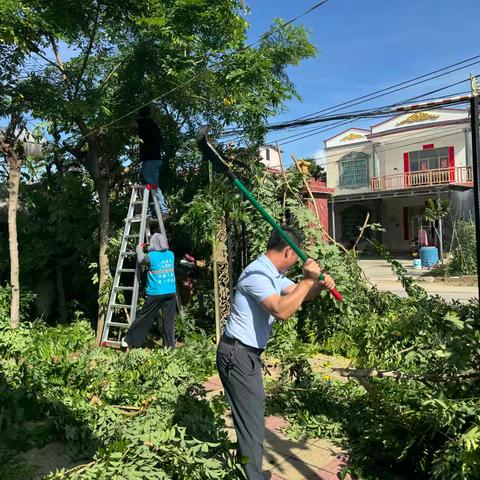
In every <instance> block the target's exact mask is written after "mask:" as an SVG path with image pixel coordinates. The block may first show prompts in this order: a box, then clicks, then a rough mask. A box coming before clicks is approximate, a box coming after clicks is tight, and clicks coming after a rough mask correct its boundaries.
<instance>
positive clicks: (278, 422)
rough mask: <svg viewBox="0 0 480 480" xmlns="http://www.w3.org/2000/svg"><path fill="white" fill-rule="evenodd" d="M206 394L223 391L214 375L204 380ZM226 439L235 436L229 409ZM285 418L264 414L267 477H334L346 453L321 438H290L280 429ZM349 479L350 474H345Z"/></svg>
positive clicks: (282, 479)
mask: <svg viewBox="0 0 480 480" xmlns="http://www.w3.org/2000/svg"><path fill="white" fill-rule="evenodd" d="M204 386H205V388H206V390H207V396H208V397H212V396H215V395H220V394H222V393H223V388H222V384H221V382H220V379H219V378H218V376H214V377H212V378H210V379H209V380H208V381H207V382H205V384H204ZM225 422H226V428H227V432H228V435H229V437H230V439H232V440H235V439H236V437H235V429H234V427H233V420H232V417H231V415H230V412H229V411H227V414H226V416H225ZM286 426H287V421H286V420H285V419H284V418H283V417H280V416H270V417H266V418H265V428H266V432H265V444H264V446H265V455H264V460H263V468H264V470H267V471H270V472H271V473H272V477H271V480H305V479H308V480H338V476H337V473H340V471H341V470H342V468H343V467H344V466H345V465H346V461H347V455H346V453H345V452H343V451H342V450H341V449H340V448H339V447H337V446H336V445H334V444H333V443H331V442H329V441H328V440H324V439H321V438H315V439H308V440H291V439H289V438H288V437H287V436H286V435H285V434H284V433H283V429H284V428H285V427H286ZM345 478H346V479H347V480H351V476H350V475H347V476H346V477H345Z"/></svg>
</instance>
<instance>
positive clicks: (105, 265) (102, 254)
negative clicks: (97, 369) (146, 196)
mask: <svg viewBox="0 0 480 480" xmlns="http://www.w3.org/2000/svg"><path fill="white" fill-rule="evenodd" d="M95 184H96V186H97V192H98V198H99V202H100V245H99V252H98V267H99V280H98V293H99V298H98V299H99V303H98V323H97V342H98V343H100V341H101V338H102V331H103V324H104V321H105V314H106V305H105V302H104V299H106V298H108V293H109V292H105V284H106V283H107V282H108V280H109V278H110V266H109V262H108V256H107V247H108V234H109V227H110V204H109V201H108V183H107V181H106V180H105V179H103V178H101V179H98V180H97V181H96V182H95Z"/></svg>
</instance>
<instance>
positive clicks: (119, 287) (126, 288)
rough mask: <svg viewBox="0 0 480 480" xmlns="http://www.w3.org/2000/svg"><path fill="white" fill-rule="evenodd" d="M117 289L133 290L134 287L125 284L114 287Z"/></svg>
mask: <svg viewBox="0 0 480 480" xmlns="http://www.w3.org/2000/svg"><path fill="white" fill-rule="evenodd" d="M114 288H115V290H133V287H125V286H123V285H119V286H118V287H114Z"/></svg>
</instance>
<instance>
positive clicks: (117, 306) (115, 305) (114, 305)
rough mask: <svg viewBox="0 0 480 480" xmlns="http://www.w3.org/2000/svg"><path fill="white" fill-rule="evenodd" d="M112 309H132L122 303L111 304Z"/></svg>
mask: <svg viewBox="0 0 480 480" xmlns="http://www.w3.org/2000/svg"><path fill="white" fill-rule="evenodd" d="M112 307H113V308H132V306H131V305H126V304H123V303H112Z"/></svg>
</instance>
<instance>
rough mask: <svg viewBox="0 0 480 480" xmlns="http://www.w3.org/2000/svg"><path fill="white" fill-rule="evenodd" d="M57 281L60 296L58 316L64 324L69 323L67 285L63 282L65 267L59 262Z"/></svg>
mask: <svg viewBox="0 0 480 480" xmlns="http://www.w3.org/2000/svg"><path fill="white" fill-rule="evenodd" d="M55 270H56V272H55V280H56V285H57V295H58V314H59V316H60V321H61V322H62V323H67V306H66V305H67V302H66V298H65V284H64V282H63V265H61V264H60V263H59V262H57V265H56V268H55Z"/></svg>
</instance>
